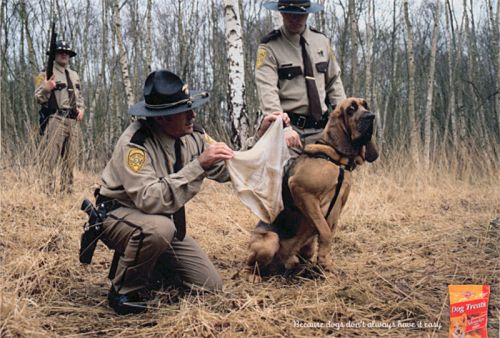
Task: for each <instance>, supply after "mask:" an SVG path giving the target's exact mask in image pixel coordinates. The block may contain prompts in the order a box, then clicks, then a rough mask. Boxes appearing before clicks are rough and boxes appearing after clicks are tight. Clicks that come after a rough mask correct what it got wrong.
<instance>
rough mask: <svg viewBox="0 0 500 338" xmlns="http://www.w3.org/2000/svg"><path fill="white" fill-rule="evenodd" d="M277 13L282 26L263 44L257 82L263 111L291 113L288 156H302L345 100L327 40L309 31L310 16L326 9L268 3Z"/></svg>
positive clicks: (300, 1)
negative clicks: (331, 109)
mask: <svg viewBox="0 0 500 338" xmlns="http://www.w3.org/2000/svg"><path fill="white" fill-rule="evenodd" d="M264 7H266V8H267V9H270V10H274V11H279V12H280V14H281V16H282V18H283V25H282V26H281V27H280V29H278V30H274V31H272V32H271V33H269V34H268V35H266V36H265V37H264V38H262V40H261V44H260V45H259V48H258V51H257V62H256V66H255V80H256V85H257V92H258V96H259V103H260V109H261V111H262V112H263V113H264V114H265V115H267V114H270V113H272V112H285V113H288V115H289V117H290V121H291V128H287V130H285V137H286V140H287V144H288V146H289V147H296V148H295V149H293V150H292V151H291V152H290V153H291V155H292V157H296V156H298V154H299V153H300V149H297V148H300V147H302V144H304V145H306V144H310V143H314V142H316V141H317V140H318V139H319V137H320V134H321V132H322V131H323V128H324V127H325V125H326V122H327V121H328V107H329V106H330V107H334V106H335V105H336V104H337V103H338V102H339V101H340V100H342V99H344V98H345V92H344V87H343V85H342V81H341V79H340V68H339V65H338V64H337V61H336V58H335V55H334V53H333V50H332V47H331V46H330V42H329V39H328V38H327V37H326V36H325V35H324V34H323V33H320V32H318V31H317V30H315V29H313V28H311V27H308V26H307V24H306V23H307V18H308V15H309V13H316V12H319V11H321V10H323V6H322V5H320V4H316V3H313V2H310V1H305V0H280V1H278V2H267V3H265V4H264Z"/></svg>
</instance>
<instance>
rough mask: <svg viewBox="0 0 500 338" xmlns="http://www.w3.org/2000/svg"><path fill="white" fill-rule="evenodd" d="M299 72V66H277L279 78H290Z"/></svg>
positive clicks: (300, 70)
mask: <svg viewBox="0 0 500 338" xmlns="http://www.w3.org/2000/svg"><path fill="white" fill-rule="evenodd" d="M301 74H302V69H301V68H300V66H295V67H282V68H278V76H279V78H280V80H291V79H293V78H294V77H296V76H298V75H301Z"/></svg>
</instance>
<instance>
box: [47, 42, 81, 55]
mask: <svg viewBox="0 0 500 338" xmlns="http://www.w3.org/2000/svg"><path fill="white" fill-rule="evenodd" d="M57 52H68V53H69V57H70V58H72V57H73V56H75V55H76V52H75V51H74V50H72V49H71V47H70V45H69V43H68V42H66V41H64V40H57V41H56V53H57ZM47 55H49V51H47Z"/></svg>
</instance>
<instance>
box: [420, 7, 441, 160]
mask: <svg viewBox="0 0 500 338" xmlns="http://www.w3.org/2000/svg"><path fill="white" fill-rule="evenodd" d="M440 1H441V0H436V8H435V10H434V29H433V30H432V42H431V57H430V60H429V77H428V79H427V102H426V105H425V117H424V166H425V168H429V164H430V146H431V118H432V99H433V96H434V73H435V71H436V52H437V40H438V32H439V16H440V12H439V3H440Z"/></svg>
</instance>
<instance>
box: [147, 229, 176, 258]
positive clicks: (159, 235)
mask: <svg viewBox="0 0 500 338" xmlns="http://www.w3.org/2000/svg"><path fill="white" fill-rule="evenodd" d="M174 229H175V228H174ZM143 233H144V238H145V240H146V241H147V242H148V244H149V245H151V246H153V247H155V248H157V250H158V251H159V252H164V251H166V250H167V249H168V248H170V242H172V239H173V237H174V234H175V230H173V229H171V227H170V224H162V225H160V224H158V225H157V226H155V227H151V228H150V229H148V230H147V231H143Z"/></svg>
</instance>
